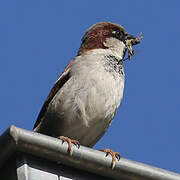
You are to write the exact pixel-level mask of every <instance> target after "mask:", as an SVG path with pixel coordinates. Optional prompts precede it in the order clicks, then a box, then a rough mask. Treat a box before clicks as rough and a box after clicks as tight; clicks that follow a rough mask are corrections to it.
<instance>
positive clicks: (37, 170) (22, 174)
mask: <svg viewBox="0 0 180 180" xmlns="http://www.w3.org/2000/svg"><path fill="white" fill-rule="evenodd" d="M17 167H18V168H17V170H18V172H17V179H18V180H37V179H38V180H60V179H61V180H62V179H63V180H74V179H75V180H96V179H98V180H109V178H108V179H107V178H105V177H102V176H99V175H95V174H92V173H88V172H85V171H82V170H78V169H74V168H70V167H67V166H65V165H62V164H57V163H54V162H50V161H47V160H45V159H41V158H37V157H32V156H29V155H27V154H21V155H20V156H18V158H17Z"/></svg>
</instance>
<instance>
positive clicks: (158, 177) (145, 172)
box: [0, 126, 180, 180]
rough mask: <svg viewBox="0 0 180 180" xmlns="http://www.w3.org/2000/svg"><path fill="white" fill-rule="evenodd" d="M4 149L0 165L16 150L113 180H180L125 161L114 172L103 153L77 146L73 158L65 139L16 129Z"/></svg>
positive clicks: (4, 140)
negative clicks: (64, 141)
mask: <svg viewBox="0 0 180 180" xmlns="http://www.w3.org/2000/svg"><path fill="white" fill-rule="evenodd" d="M0 147H1V148H0V159H1V162H0V163H3V161H5V160H6V159H7V158H8V157H9V156H10V155H11V154H12V153H14V152H15V151H19V152H25V153H28V154H32V155H34V156H38V157H42V158H45V159H47V160H50V161H54V162H56V163H62V164H65V165H67V166H72V167H75V168H78V169H81V170H85V171H88V172H92V173H96V174H99V175H103V176H105V177H109V178H111V179H124V180H136V179H138V180H145V179H146V180H180V175H179V174H176V173H173V172H169V171H166V170H163V169H160V168H156V167H152V166H149V165H145V164H142V163H139V162H135V161H131V160H128V159H124V158H121V159H120V161H118V162H116V166H115V168H114V170H111V168H110V166H111V158H110V157H105V154H104V153H103V152H100V151H97V150H93V149H90V148H87V147H83V146H81V147H80V149H78V148H77V147H75V146H73V154H72V156H69V154H68V152H67V144H66V143H64V144H62V141H61V140H59V139H56V138H52V137H49V136H46V135H42V134H38V133H35V132H32V131H27V130H24V129H21V128H17V127H15V126H11V127H10V128H9V129H8V130H7V131H6V132H5V133H4V134H3V135H2V136H1V137H0ZM2 147H3V148H2Z"/></svg>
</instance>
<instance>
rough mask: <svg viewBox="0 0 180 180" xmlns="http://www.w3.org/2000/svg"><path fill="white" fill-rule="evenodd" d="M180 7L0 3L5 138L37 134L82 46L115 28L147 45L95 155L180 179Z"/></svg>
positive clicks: (131, 67) (39, 0)
mask: <svg viewBox="0 0 180 180" xmlns="http://www.w3.org/2000/svg"><path fill="white" fill-rule="evenodd" d="M179 7H180V1H173V2H171V1H160V0H151V1H142V0H134V1H130V0H126V1H118V0H111V1H97V0H89V1H88V0H86V1H84V0H78V1H65V0H64V1H60V0H54V1H50V0H31V1H24V0H6V1H0V82H1V89H0V99H1V101H0V113H1V125H0V134H1V133H2V132H3V131H5V130H6V129H7V128H8V127H9V126H10V125H11V124H14V125H16V126H18V127H22V128H25V129H29V130H31V129H32V127H33V124H34V123H35V120H36V118H37V115H38V113H39V111H40V109H41V107H42V104H43V102H44V100H45V99H46V96H47V95H48V93H49V91H50V89H51V88H52V86H53V84H54V82H55V81H56V79H57V77H58V76H59V74H60V73H61V71H63V69H64V67H65V66H66V65H67V64H68V62H69V61H70V60H71V59H72V58H73V57H74V56H75V55H76V54H77V50H78V48H79V46H80V43H81V41H80V39H81V37H82V35H83V34H84V32H85V31H86V30H87V29H88V28H89V26H91V25H92V24H94V23H97V22H101V21H111V22H114V23H119V24H121V25H123V26H124V27H125V28H126V30H127V31H128V32H129V33H131V34H133V35H136V36H137V35H138V34H139V32H143V36H144V39H143V41H142V43H141V44H140V45H138V46H136V47H135V50H136V52H137V53H136V55H135V56H133V58H132V61H127V62H126V63H125V71H126V84H125V93H124V99H123V101H122V104H121V106H120V108H119V110H118V113H117V115H116V117H115V119H114V121H113V123H112V126H111V127H110V129H109V130H108V131H107V133H106V134H105V136H104V137H103V138H102V139H101V140H100V141H99V142H98V143H97V145H96V146H95V148H96V149H102V148H105V147H109V148H112V149H114V150H115V151H119V152H120V154H121V155H122V156H123V157H125V158H128V159H132V160H136V161H139V162H143V163H147V164H150V165H154V166H158V167H160V168H165V169H167V170H171V171H175V172H180V168H179V167H180V161H179V156H180V141H179V137H180V110H179V108H180V95H179V92H180V58H179V52H180V49H179V44H178V43H179V42H180V37H179V36H180V21H179V19H180V13H179Z"/></svg>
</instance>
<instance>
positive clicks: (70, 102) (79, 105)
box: [33, 22, 142, 169]
mask: <svg viewBox="0 0 180 180" xmlns="http://www.w3.org/2000/svg"><path fill="white" fill-rule="evenodd" d="M141 39H142V38H141V37H140V38H136V37H134V36H133V35H131V34H129V33H128V32H127V31H126V30H125V28H124V27H123V26H121V25H119V24H115V23H112V22H100V23H96V24H94V25H92V26H91V27H90V28H89V29H88V30H87V31H86V32H85V34H84V36H83V38H82V40H81V41H82V42H81V45H80V48H79V50H78V53H77V56H76V57H75V58H74V59H73V60H72V61H70V63H69V64H68V65H67V66H66V68H65V70H64V71H63V72H62V73H61V75H60V76H59V78H58V79H57V81H56V82H55V84H54V86H53V88H52V89H51V91H50V93H49V95H48V96H47V99H46V100H45V102H44V104H43V106H42V109H41V111H40V113H39V115H38V118H37V120H36V123H35V125H34V128H33V130H34V131H35V132H38V133H42V134H45V135H48V136H52V137H55V138H57V137H58V138H60V139H61V140H62V141H63V142H64V141H66V142H67V143H68V151H69V153H70V154H71V155H72V143H74V144H75V145H77V146H78V147H79V145H84V146H87V147H91V148H92V147H93V146H94V145H95V144H96V143H97V141H98V140H99V139H100V138H101V137H102V136H103V135H104V133H105V132H106V131H107V129H108V128H109V126H110V125H111V123H112V120H113V118H114V116H115V114H116V112H117V109H118V107H119V106H120V104H121V101H122V98H123V93H124V82H125V72H124V67H123V64H124V60H125V55H126V52H127V51H128V53H129V55H128V59H130V57H131V56H132V55H133V54H134V51H133V50H132V46H134V45H136V44H138V43H140V40H141ZM103 151H104V152H106V153H107V154H110V155H111V156H112V164H111V167H112V169H113V168H114V166H115V160H116V158H120V155H119V153H118V152H113V151H112V150H110V149H104V150H103Z"/></svg>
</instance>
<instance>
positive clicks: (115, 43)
mask: <svg viewBox="0 0 180 180" xmlns="http://www.w3.org/2000/svg"><path fill="white" fill-rule="evenodd" d="M103 44H104V46H106V47H108V48H109V50H111V51H112V52H113V54H115V55H116V56H119V57H121V58H122V56H123V51H124V49H125V47H126V46H125V44H124V43H123V42H122V41H120V40H118V39H116V38H113V37H111V38H107V39H106V41H105V42H104V43H103Z"/></svg>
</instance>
